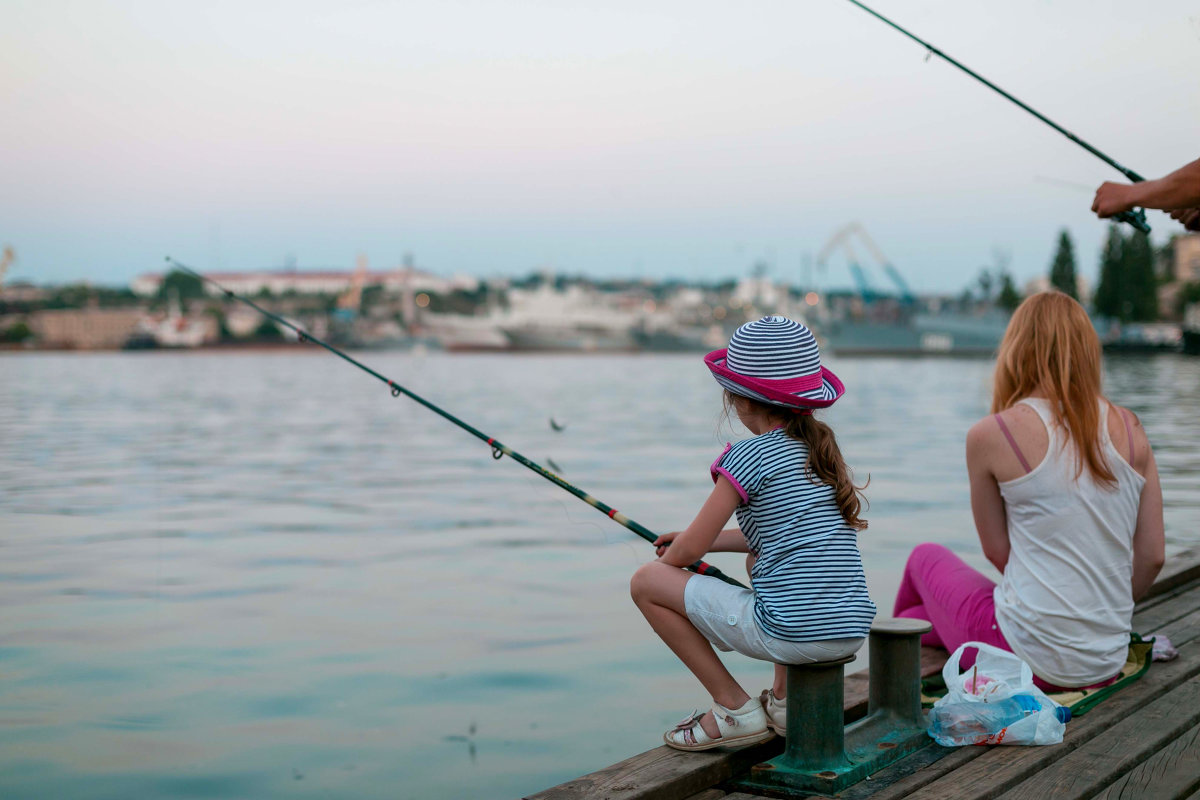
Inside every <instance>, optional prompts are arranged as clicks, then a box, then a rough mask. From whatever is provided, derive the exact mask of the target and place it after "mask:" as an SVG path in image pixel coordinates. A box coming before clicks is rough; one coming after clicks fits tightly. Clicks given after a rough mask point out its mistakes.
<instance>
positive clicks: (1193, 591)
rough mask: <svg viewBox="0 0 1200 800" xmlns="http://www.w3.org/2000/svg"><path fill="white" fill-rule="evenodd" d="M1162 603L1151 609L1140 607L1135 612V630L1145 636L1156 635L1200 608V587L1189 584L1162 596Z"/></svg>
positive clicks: (1150, 607)
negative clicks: (1170, 623)
mask: <svg viewBox="0 0 1200 800" xmlns="http://www.w3.org/2000/svg"><path fill="white" fill-rule="evenodd" d="M1161 600H1162V602H1159V603H1155V604H1154V605H1151V606H1149V607H1143V606H1141V605H1139V606H1138V607H1137V608H1136V609H1134V612H1133V629H1134V630H1136V631H1137V632H1138V633H1141V634H1143V635H1146V634H1151V633H1155V632H1157V631H1158V630H1160V629H1161V628H1162V626H1163V625H1166V624H1167V623H1169V622H1173V621H1174V620H1176V619H1179V617H1181V616H1183V615H1184V614H1187V613H1188V612H1190V611H1193V610H1195V609H1197V608H1200V585H1197V584H1188V585H1187V586H1184V587H1180V588H1178V589H1176V590H1175V591H1174V592H1172V593H1169V594H1166V595H1162V596H1161Z"/></svg>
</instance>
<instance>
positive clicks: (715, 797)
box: [687, 789, 729, 800]
mask: <svg viewBox="0 0 1200 800" xmlns="http://www.w3.org/2000/svg"><path fill="white" fill-rule="evenodd" d="M727 797H729V795H727V794H725V792H723V791H721V790H720V789H705V790H704V791H703V792H700V793H699V794H694V795H692V796H691V797H689V798H687V800H723V798H727Z"/></svg>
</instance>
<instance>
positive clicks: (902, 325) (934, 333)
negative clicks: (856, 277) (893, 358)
mask: <svg viewBox="0 0 1200 800" xmlns="http://www.w3.org/2000/svg"><path fill="white" fill-rule="evenodd" d="M1007 325H1008V314H1006V313H1004V312H1002V311H998V310H995V309H989V310H988V311H986V312H983V313H980V314H966V313H960V312H947V313H939V314H931V313H911V314H902V315H899V316H897V317H896V318H894V319H891V320H886V319H883V320H880V319H850V318H847V319H842V320H837V321H831V322H829V323H826V324H825V325H823V326H822V328H821V332H822V333H823V334H824V338H825V342H826V344H827V346H828V347H829V348H830V350H832V351H833V352H834V353H836V354H837V355H971V356H985V357H986V356H991V355H993V354H994V353H995V352H996V347H997V346H998V345H999V344H1000V339H1001V337H1003V336H1004V329H1005V327H1006V326H1007Z"/></svg>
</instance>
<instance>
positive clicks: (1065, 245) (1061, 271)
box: [1050, 228, 1079, 300]
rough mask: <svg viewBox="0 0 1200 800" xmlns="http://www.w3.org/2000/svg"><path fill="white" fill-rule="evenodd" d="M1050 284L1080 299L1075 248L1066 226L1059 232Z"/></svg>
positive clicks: (1051, 266)
mask: <svg viewBox="0 0 1200 800" xmlns="http://www.w3.org/2000/svg"><path fill="white" fill-rule="evenodd" d="M1050 285H1051V286H1053V287H1054V288H1055V289H1058V290H1059V291H1060V292H1063V293H1064V294H1068V295H1070V296H1071V297H1074V298H1075V299H1076V300H1078V299H1079V293H1078V292H1077V291H1076V288H1075V287H1076V280H1075V248H1074V246H1073V245H1072V244H1071V235H1070V234H1069V233H1067V229H1066V228H1063V229H1062V232H1061V233H1059V234H1058V252H1057V253H1055V254H1054V263H1053V264H1051V265H1050Z"/></svg>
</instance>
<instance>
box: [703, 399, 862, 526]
mask: <svg viewBox="0 0 1200 800" xmlns="http://www.w3.org/2000/svg"><path fill="white" fill-rule="evenodd" d="M735 398H736V399H735ZM724 402H725V413H726V414H728V413H729V412H730V411H734V412H736V408H735V406H734V403H735V402H745V403H750V404H751V406H752V407H754V408H757V409H759V410H761V411H762V412H763V413H765V414H766V415H767V416H768V418H769V419H772V420H778V421H780V422H781V423H782V424H783V432H784V433H785V434H787V435H788V436H789V437H790V438H792V439H795V440H796V441H798V442H804V443H805V444H806V445H808V458H807V459H806V460H805V462H804V469H805V471H806V472H808V473H809V474H810V475H815V476H816V477H817V479H818V480H820V481H821V483H825V484H828V485H829V486H832V487H833V496H834V500H835V502H836V503H837V506H838V510H839V511H841V514H842V519H844V520H846V524H847V525H849V526H850V527H851V528H853V529H854V530H856V531H861V530H866V528H867V521H866V520H865V519H860V518H859V516H858V515H859V513H860V512H861V510H862V506H863V503H865V502H866V498H865V497H863V489H866V488H867V484H869V483H870V482H871V479H870V477H869V476H868V478H867V483H864V484H863V485H862V486H855V485H854V481H853V479H852V478H851V474H850V468H849V467H848V466H846V462H845V460H844V459H843V458H842V451H841V448H839V447H838V443H837V437H836V436H834V434H833V428H830V427H829V426H828V425H826V424H825V423H824V422H821V421H820V420H818V419H816V418H815V417H813V415H812V414H796V413H792V412H790V411H788V410H787V409H783V408H780V407H779V406H773V405H770V404H769V403H762V402H759V401H757V400H753V399H751V398H749V397H741V396H735V395H734V394H733V393H732V392H730V391H729V390H728V389H726V390H725V398H724Z"/></svg>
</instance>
